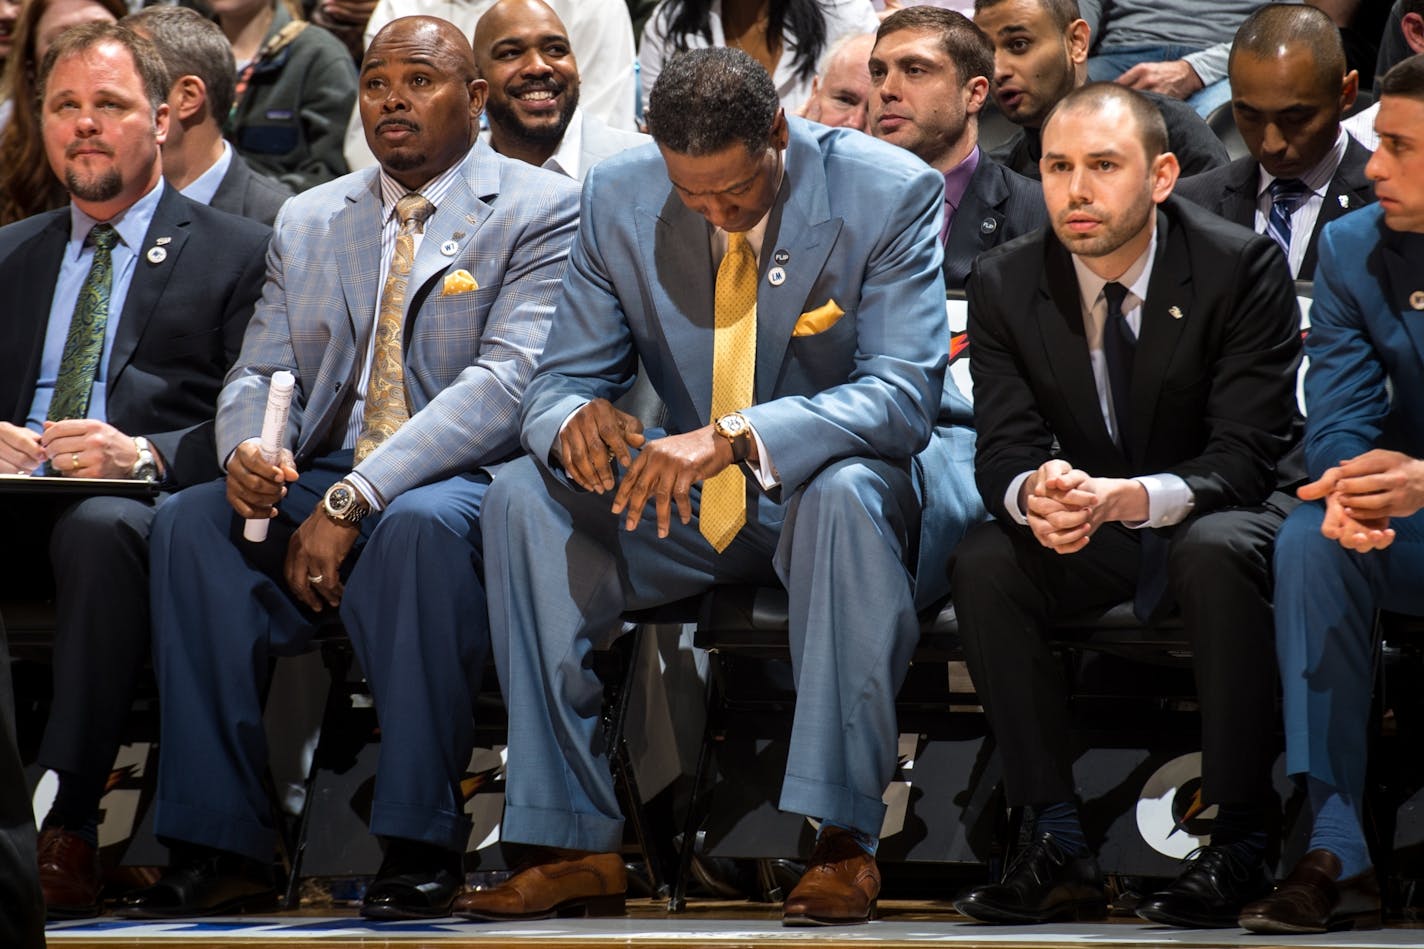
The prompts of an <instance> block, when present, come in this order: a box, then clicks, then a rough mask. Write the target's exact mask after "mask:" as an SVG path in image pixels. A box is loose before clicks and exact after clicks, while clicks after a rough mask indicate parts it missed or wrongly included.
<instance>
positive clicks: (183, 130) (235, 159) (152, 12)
mask: <svg viewBox="0 0 1424 949" xmlns="http://www.w3.org/2000/svg"><path fill="white" fill-rule="evenodd" d="M124 23H125V24H126V25H128V26H129V27H131V28H132V29H133V30H134V32H136V33H139V34H140V35H142V36H145V37H147V38H148V39H150V40H152V41H153V45H154V48H156V49H157V50H158V55H159V56H161V57H162V58H163V64H164V65H165V66H167V67H168V77H169V89H168V109H169V112H168V116H169V122H168V139H167V140H166V141H165V142H164V143H163V177H164V179H165V180H166V181H167V182H168V183H169V184H170V185H172V186H173V187H175V188H177V189H178V190H179V191H181V192H182V193H183V195H184V196H185V197H188V198H192V199H193V200H194V201H197V202H198V203H199V204H206V205H208V206H209V207H214V208H217V209H218V210H219V211H226V212H228V213H229V214H236V215H238V216H240V217H245V218H251V219H252V220H254V221H261V222H262V223H263V224H266V225H268V226H269V227H270V226H271V225H272V222H273V221H274V220H276V218H277V211H278V210H280V209H281V207H282V203H283V202H284V201H286V200H287V199H288V198H290V197H291V196H292V189H290V188H288V187H287V186H286V185H285V184H283V183H282V182H280V181H278V180H277V179H275V178H269V177H267V176H266V175H264V174H262V173H261V172H257V171H253V170H252V167H251V166H250V165H248V164H247V162H246V161H245V160H244V159H243V158H242V156H241V155H239V154H237V152H235V151H233V148H232V146H231V145H229V144H228V143H227V141H226V140H225V139H224V138H223V135H222V123H223V120H224V119H226V118H227V114H228V111H229V110H231V108H232V98H233V90H234V88H235V86H236V82H237V79H236V76H237V64H236V63H235V62H234V61H233V58H232V44H231V43H229V42H228V40H227V37H226V36H224V35H223V32H222V30H221V29H220V28H219V27H218V25H217V24H216V23H214V22H213V21H212V20H209V19H208V18H207V17H204V16H203V15H202V14H200V13H198V12H197V11H196V10H190V9H188V8H187V7H175V6H152V7H145V8H144V9H142V10H140V11H139V12H138V13H135V14H133V15H131V16H127V17H124Z"/></svg>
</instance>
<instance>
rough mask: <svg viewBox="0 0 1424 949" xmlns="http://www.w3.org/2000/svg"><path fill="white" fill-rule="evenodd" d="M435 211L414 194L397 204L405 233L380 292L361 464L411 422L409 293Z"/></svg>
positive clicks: (359, 452)
mask: <svg viewBox="0 0 1424 949" xmlns="http://www.w3.org/2000/svg"><path fill="white" fill-rule="evenodd" d="M433 213H435V205H433V204H431V203H430V202H429V201H427V200H425V198H424V196H422V195H419V194H416V193H415V192H414V191H412V192H411V193H409V194H407V195H405V196H404V197H403V198H401V199H400V200H399V201H397V202H396V217H397V218H398V219H399V220H400V233H399V234H398V235H397V236H396V250H395V254H394V255H393V256H392V257H391V272H390V275H389V276H388V277H386V285H385V287H383V288H382V289H381V309H380V312H379V314H378V315H377V317H376V328H375V334H376V350H375V354H374V357H373V359H372V362H371V378H370V381H369V382H368V383H367V385H366V416H365V428H363V429H362V431H361V437H360V438H359V439H357V441H356V461H357V462H360V461H361V460H362V459H363V458H365V457H366V456H367V455H369V454H371V452H373V451H375V450H376V446H377V445H379V444H381V442H383V441H385V440H386V439H388V438H390V437H391V436H392V435H394V434H395V432H396V429H398V428H400V427H401V426H402V425H404V424H405V422H406V420H408V419H409V418H410V408H409V406H407V404H406V399H405V360H404V356H403V354H402V353H401V337H402V335H403V328H404V324H405V290H406V282H407V281H409V280H410V268H411V264H413V263H414V262H415V235H416V234H420V233H422V232H423V231H424V229H425V219H426V218H428V217H430V215H431V214H433Z"/></svg>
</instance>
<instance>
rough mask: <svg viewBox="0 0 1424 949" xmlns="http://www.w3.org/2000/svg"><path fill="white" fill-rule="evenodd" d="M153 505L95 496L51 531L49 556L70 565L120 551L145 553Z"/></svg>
mask: <svg viewBox="0 0 1424 949" xmlns="http://www.w3.org/2000/svg"><path fill="white" fill-rule="evenodd" d="M153 518H154V508H153V505H152V504H150V503H147V502H145V501H138V500H135V499H133V498H118V497H93V498H85V499H84V500H82V501H80V502H79V503H77V504H74V505H71V506H70V507H69V508H68V509H67V510H65V511H64V512H63V513H62V514H60V515H59V517H58V518H57V519H56V520H55V524H54V529H53V530H52V531H51V532H50V556H51V557H52V558H53V560H54V562H55V563H69V562H72V561H73V560H74V559H75V556H76V555H78V556H85V557H88V556H92V555H93V554H95V553H97V552H109V553H111V554H116V553H118V552H120V551H137V552H140V553H145V552H146V551H147V549H148V534H149V528H150V527H151V526H152V524H153Z"/></svg>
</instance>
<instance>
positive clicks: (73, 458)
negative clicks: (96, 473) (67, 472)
mask: <svg viewBox="0 0 1424 949" xmlns="http://www.w3.org/2000/svg"><path fill="white" fill-rule="evenodd" d="M69 462H70V464H72V465H73V466H74V470H75V471H78V470H79V452H77V451H76V452H71V453H70V455H69Z"/></svg>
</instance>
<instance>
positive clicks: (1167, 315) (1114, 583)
mask: <svg viewBox="0 0 1424 949" xmlns="http://www.w3.org/2000/svg"><path fill="white" fill-rule="evenodd" d="M1043 144H1044V154H1043V189H1044V199H1045V201H1046V203H1047V205H1048V213H1049V217H1050V218H1051V219H1052V228H1051V229H1046V230H1044V231H1042V232H1040V233H1038V234H1035V235H1032V236H1030V237H1027V238H1024V239H1023V240H1019V241H1015V242H1013V243H1012V244H1009V245H1007V246H1004V247H1001V248H996V249H994V250H992V251H989V252H988V253H986V254H985V255H984V256H982V257H981V258H980V259H979V261H978V263H977V264H976V265H975V271H974V273H973V274H972V275H971V276H970V279H969V285H968V288H967V290H968V295H969V334H970V337H971V338H972V339H973V340H974V361H973V365H972V372H973V375H974V395H975V400H974V404H975V423H976V428H977V429H978V443H977V446H976V455H975V478H976V480H977V482H978V485H979V491H980V494H981V495H982V496H983V498H984V503H985V505H986V506H987V507H988V508H989V510H990V512H991V513H992V514H993V515H994V520H993V521H991V522H989V523H986V524H983V525H981V526H979V527H977V528H975V529H974V530H972V531H971V532H970V534H969V536H968V537H966V538H965V540H964V541H963V542H962V543H961V544H960V546H959V548H958V552H957V558H958V559H957V563H956V565H955V567H954V572H953V578H952V584H953V587H954V591H955V606H956V607H957V610H958V614H959V629H960V635H961V636H962V637H963V641H964V648H965V652H966V654H967V657H968V660H969V669H970V674H971V675H972V677H973V679H974V683H975V685H976V687H977V688H978V692H979V698H980V700H981V701H982V703H983V705H984V709H985V712H986V713H987V715H988V717H989V724H990V727H991V728H992V729H993V731H994V734H995V737H996V739H997V741H998V746H999V750H1000V752H1001V754H1002V757H1003V764H1004V787H1005V790H1006V792H1007V795H1008V800H1009V803H1010V804H1011V805H1013V806H1028V807H1032V809H1033V814H1034V823H1033V835H1032V839H1031V841H1030V842H1029V843H1028V845H1027V847H1026V850H1025V851H1024V853H1023V854H1021V856H1020V858H1019V859H1018V860H1016V861H1015V862H1014V863H1013V864H1012V865H1011V867H1010V869H1009V871H1008V873H1007V875H1006V877H1005V879H1004V880H1003V881H1002V882H1001V883H996V884H991V885H988V886H983V887H979V888H977V889H975V890H973V891H972V892H971V893H969V894H968V895H967V896H966V897H964V898H963V899H961V900H960V901H958V902H957V903H956V904H955V905H956V906H957V907H958V908H959V909H960V910H961V911H962V912H964V913H966V914H968V915H970V916H973V917H974V918H976V919H981V920H986V921H993V922H1010V921H1012V922H1036V921H1043V920H1047V919H1053V918H1057V917H1060V916H1064V915H1073V914H1077V915H1080V916H1084V915H1102V913H1103V912H1104V911H1105V909H1106V907H1105V904H1104V896H1103V889H1102V879H1101V876H1100V874H1099V871H1098V867H1097V863H1096V861H1095V860H1094V858H1093V856H1092V852H1091V849H1090V847H1089V845H1088V842H1087V840H1086V839H1085V835H1084V833H1083V829H1082V826H1081V824H1080V823H1079V820H1078V813H1077V808H1076V805H1075V804H1074V801H1075V791H1074V782H1073V774H1072V757H1073V756H1072V754H1071V752H1070V748H1071V747H1072V746H1071V744H1070V742H1069V735H1068V725H1067V716H1066V714H1065V707H1066V703H1067V697H1066V695H1065V684H1064V682H1063V678H1062V669H1061V666H1060V665H1059V663H1058V662H1057V661H1056V660H1055V659H1054V657H1053V655H1052V652H1051V651H1050V649H1049V647H1048V643H1047V641H1046V638H1045V634H1046V632H1047V630H1048V628H1049V627H1050V626H1051V625H1052V623H1053V622H1054V620H1055V619H1057V618H1060V617H1064V616H1070V615H1072V614H1074V613H1077V612H1081V611H1083V610H1085V609H1091V608H1098V607H1105V606H1111V605H1113V604H1116V603H1120V602H1122V601H1123V600H1131V601H1132V602H1133V605H1134V609H1135V612H1136V613H1137V614H1138V616H1139V618H1141V619H1143V620H1144V621H1150V620H1152V619H1153V618H1155V617H1156V616H1158V615H1160V614H1161V613H1162V612H1163V611H1164V610H1165V609H1166V608H1167V607H1168V606H1169V605H1170V604H1172V603H1174V602H1175V603H1176V604H1177V605H1178V606H1179V607H1180V609H1181V613H1182V618H1183V621H1184V624H1185V628H1186V632H1187V635H1188V637H1189V638H1190V640H1191V643H1192V649H1193V655H1194V660H1193V662H1194V669H1195V672H1196V678H1197V688H1198V692H1199V695H1200V702H1201V709H1202V749H1203V774H1202V781H1203V783H1202V790H1203V794H1204V798H1205V801H1206V802H1207V803H1208V804H1218V805H1220V811H1219V816H1218V817H1217V819H1216V823H1215V825H1214V828H1213V832H1212V843H1211V846H1210V847H1207V848H1205V849H1204V850H1201V851H1200V852H1199V853H1198V855H1197V857H1196V858H1195V859H1194V860H1192V861H1190V862H1189V863H1188V864H1187V865H1186V866H1185V867H1184V868H1183V871H1182V872H1181V874H1180V875H1179V876H1178V877H1177V879H1176V880H1175V881H1174V882H1173V883H1172V884H1171V885H1170V886H1169V887H1168V888H1167V889H1166V890H1164V891H1162V892H1160V893H1158V894H1155V895H1154V896H1152V897H1150V898H1149V899H1148V900H1147V901H1146V902H1144V903H1143V904H1142V907H1141V909H1140V910H1139V912H1140V914H1141V915H1143V916H1144V917H1145V918H1147V919H1150V920H1153V921H1155V922H1160V923H1166V924H1171V925H1181V926H1218V925H1220V926H1228V925H1230V926H1234V925H1235V923H1236V917H1237V912H1238V910H1239V909H1240V907H1241V905H1242V904H1243V903H1245V902H1248V901H1249V900H1251V899H1254V898H1256V897H1258V896H1259V895H1261V894H1263V893H1266V892H1268V891H1269V890H1270V886H1271V880H1270V876H1269V874H1268V873H1267V871H1266V869H1265V866H1264V861H1263V859H1262V855H1263V851H1264V849H1265V844H1266V830H1267V828H1268V826H1269V822H1268V816H1269V814H1270V812H1271V809H1272V808H1273V807H1274V795H1273V792H1272V787H1271V778H1270V771H1271V763H1272V760H1273V758H1274V756H1275V740H1274V734H1275V704H1274V698H1273V696H1274V692H1275V690H1274V681H1275V676H1274V672H1273V663H1272V651H1271V647H1272V637H1273V634H1272V617H1271V582H1270V569H1269V568H1270V563H1271V543H1272V540H1273V538H1274V537H1275V533H1276V529H1277V527H1279V525H1280V523H1281V521H1282V519H1283V518H1284V512H1285V509H1286V508H1287V507H1288V506H1289V505H1290V501H1289V499H1288V498H1287V497H1286V496H1285V495H1284V494H1280V493H1276V492H1273V487H1274V485H1275V483H1276V471H1275V467H1276V462H1277V460H1278V459H1279V458H1280V457H1281V455H1282V453H1283V452H1284V451H1285V450H1286V449H1287V447H1288V446H1289V444H1290V440H1291V432H1292V427H1293V422H1294V420H1295V378H1296V368H1297V365H1298V363H1299V361H1300V332H1299V315H1298V312H1297V308H1296V303H1295V296H1294V293H1293V287H1292V284H1291V280H1290V274H1289V273H1288V272H1287V271H1286V266H1285V261H1284V259H1283V257H1282V256H1281V253H1280V250H1279V248H1277V247H1276V245H1275V244H1274V243H1273V242H1271V241H1270V240H1269V239H1267V238H1264V237H1260V236H1257V235H1255V234H1252V233H1251V232H1250V231H1248V230H1245V229H1244V228H1241V227H1238V226H1237V225H1235V224H1230V223H1228V222H1225V221H1222V220H1221V219H1220V218H1217V217H1216V216H1214V215H1212V214H1209V213H1207V212H1205V211H1203V210H1201V209H1200V208H1198V207H1196V206H1195V205H1193V204H1190V203H1188V202H1184V201H1181V200H1179V199H1173V198H1171V197H1170V194H1171V191H1172V187H1173V185H1174V184H1175V183H1176V179H1177V173H1178V169H1177V161H1176V158H1175V156H1173V155H1172V154H1171V153H1170V152H1168V151H1166V129H1165V128H1164V127H1163V123H1162V118H1161V114H1160V113H1159V112H1158V111H1157V110H1156V109H1155V108H1154V107H1153V106H1152V104H1151V102H1149V101H1148V100H1147V99H1146V98H1145V97H1143V96H1142V95H1141V94H1140V93H1137V92H1134V91H1131V90H1129V89H1126V88H1125V87H1123V86H1118V85H1113V84H1108V83H1098V84H1090V85H1087V86H1084V87H1082V88H1080V89H1078V90H1076V91H1074V92H1072V93H1070V94H1069V95H1068V96H1067V97H1065V98H1064V99H1063V101H1062V102H1061V103H1060V104H1059V105H1058V107H1057V109H1055V110H1054V112H1053V113H1052V114H1051V115H1050V117H1049V120H1048V121H1047V123H1046V124H1045V126H1044V139H1043Z"/></svg>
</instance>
